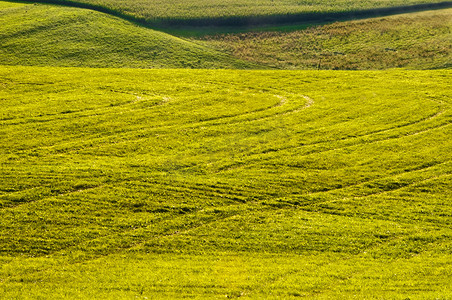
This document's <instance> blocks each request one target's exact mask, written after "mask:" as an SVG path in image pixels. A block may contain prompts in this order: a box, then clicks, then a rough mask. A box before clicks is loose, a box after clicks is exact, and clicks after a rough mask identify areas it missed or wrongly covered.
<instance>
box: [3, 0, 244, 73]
mask: <svg viewBox="0 0 452 300" xmlns="http://www.w3.org/2000/svg"><path fill="white" fill-rule="evenodd" d="M0 3H1V5H0V23H1V24H2V26H1V27H0V40H1V47H0V64H7V65H38V66H85V67H133V68H246V67H250V66H251V65H250V64H249V63H243V62H240V61H238V60H237V59H235V58H233V57H231V56H228V55H226V54H224V53H222V52H220V51H216V50H213V49H211V48H210V47H208V46H200V45H198V44H195V43H192V42H189V41H187V40H183V39H180V38H177V37H174V36H171V35H168V34H165V33H162V32H158V31H154V30H151V29H147V28H143V27H139V26H136V25H134V24H132V23H130V22H128V21H124V20H121V19H119V18H116V17H112V16H109V15H106V14H103V13H99V12H94V11H90V10H86V9H79V8H65V7H58V6H50V5H25V4H14V3H9V2H0Z"/></svg>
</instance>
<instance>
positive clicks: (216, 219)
mask: <svg viewBox="0 0 452 300" xmlns="http://www.w3.org/2000/svg"><path fill="white" fill-rule="evenodd" d="M233 206H243V204H242V205H240V204H239V205H237V204H232V205H230V206H225V207H222V208H230V207H233ZM239 211H241V212H243V210H239ZM198 212H200V211H198ZM198 212H195V213H198ZM239 214H240V213H233V214H231V215H227V214H226V215H225V216H224V217H222V218H221V217H220V218H219V217H217V216H216V217H214V218H212V219H213V220H211V221H209V222H206V223H200V224H198V225H195V226H192V227H190V228H186V229H184V230H174V231H173V230H172V232H170V233H161V234H159V235H156V236H154V237H153V238H151V239H147V240H146V241H142V242H139V243H134V244H133V245H128V246H127V247H116V248H112V249H109V251H105V252H102V253H99V252H97V253H88V254H87V256H86V257H85V258H84V259H81V260H79V261H75V262H70V263H69V264H68V263H67V262H66V264H67V265H70V266H76V265H81V264H84V263H86V262H88V261H93V260H96V259H100V258H103V257H107V256H109V255H112V254H117V253H118V252H119V251H122V252H124V251H131V252H133V251H137V250H138V248H139V247H142V246H143V245H144V243H146V242H147V241H150V240H158V239H161V238H166V237H170V236H175V235H181V234H185V233H188V232H191V231H193V230H196V229H198V228H201V227H203V226H209V225H211V224H214V223H216V222H220V221H224V220H227V219H229V218H233V217H235V216H237V215H239ZM193 215H194V214H193ZM181 218H183V217H181ZM168 219H174V218H173V216H171V215H170V216H168V218H167V219H161V220H160V221H164V220H168ZM182 225H183V224H182ZM151 226H156V225H155V224H151V225H147V226H144V227H138V228H131V229H128V230H123V231H122V232H120V233H112V234H108V235H104V236H101V237H96V238H93V239H90V240H85V241H82V242H80V243H78V244H77V245H72V246H68V247H65V248H63V249H59V250H57V251H54V252H52V253H49V254H47V255H46V257H47V258H49V257H52V256H61V257H64V256H66V255H67V253H68V251H69V252H70V251H71V250H77V249H78V248H80V246H81V245H82V244H89V243H92V242H94V241H99V242H101V241H102V240H105V239H106V238H109V239H110V238H112V237H115V236H117V237H119V236H121V235H124V234H130V233H133V232H138V231H139V230H146V229H148V228H150V227H151ZM33 258H34V257H32V258H30V259H33ZM59 267H60V266H59V265H55V266H50V267H47V268H43V269H39V270H34V271H28V270H27V271H24V272H27V274H39V273H43V272H47V271H49V270H52V269H53V268H59ZM21 277H22V274H20V273H17V274H13V275H10V276H7V277H5V278H4V280H3V282H8V281H11V280H15V279H16V280H17V279H19V278H21Z"/></svg>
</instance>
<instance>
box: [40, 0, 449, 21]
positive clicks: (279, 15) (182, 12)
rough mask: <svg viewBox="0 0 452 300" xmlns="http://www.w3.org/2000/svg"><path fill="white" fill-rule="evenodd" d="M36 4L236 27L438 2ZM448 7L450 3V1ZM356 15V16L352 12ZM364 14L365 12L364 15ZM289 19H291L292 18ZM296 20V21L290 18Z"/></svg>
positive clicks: (104, 0)
mask: <svg viewBox="0 0 452 300" xmlns="http://www.w3.org/2000/svg"><path fill="white" fill-rule="evenodd" d="M37 2H48V3H59V4H65V5H81V6H85V7H91V8H95V9H98V10H102V11H108V12H109V13H113V14H118V15H121V16H124V17H132V18H134V19H138V20H141V21H144V22H146V23H148V24H153V25H169V26H175V25H195V26H199V25H201V26H206V25H207V26H210V25H218V26H225V25H228V26H236V25H247V24H265V23H278V22H286V21H290V22H292V21H293V20H298V21H303V20H305V19H309V18H313V17H314V18H315V14H319V13H320V14H322V13H333V14H335V13H341V12H350V11H355V12H356V11H360V10H366V9H382V8H383V9H385V8H392V7H397V6H407V5H416V4H427V5H432V4H437V3H442V2H447V1H439V0H368V1H354V0H334V1H322V0H302V1H300V0H259V1H253V0H226V1H219V0H208V1H206V0H189V1H187V0H175V1H164V0H160V1H150V0H130V1H123V0H75V1H74V0H41V1H37ZM448 3H449V6H450V5H451V4H452V3H450V2H448ZM355 14H356V15H358V13H355ZM366 14H367V13H366ZM291 16H292V17H291ZM293 17H295V18H293ZM329 17H334V15H331V14H330V15H329Z"/></svg>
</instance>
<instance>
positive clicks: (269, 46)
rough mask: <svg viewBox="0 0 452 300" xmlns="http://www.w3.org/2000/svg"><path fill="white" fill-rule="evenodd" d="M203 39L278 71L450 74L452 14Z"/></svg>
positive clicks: (422, 14) (404, 16)
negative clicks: (390, 70) (395, 70)
mask: <svg viewBox="0 0 452 300" xmlns="http://www.w3.org/2000/svg"><path fill="white" fill-rule="evenodd" d="M284 29H286V30H287V31H283V30H284ZM201 39H202V40H205V41H206V42H208V44H209V45H213V46H215V47H218V48H219V49H222V50H224V49H227V50H228V51H230V53H232V54H233V55H234V56H236V57H237V58H238V59H242V60H246V61H250V62H253V63H258V64H262V65H266V66H269V67H273V68H278V69H318V68H321V69H342V70H343V69H352V70H356V69H358V70H360V69H361V70H362V69H387V68H399V67H403V68H412V69H434V68H451V67H452V9H445V10H436V11H427V12H420V13H412V14H402V15H396V16H391V17H385V18H375V19H366V20H360V21H350V22H337V23H334V24H329V25H323V26H316V27H311V28H308V29H305V28H303V29H302V30H297V28H296V27H295V26H291V27H287V28H284V27H282V28H276V30H275V29H274V30H272V31H254V32H244V33H232V34H221V35H207V36H204V37H201Z"/></svg>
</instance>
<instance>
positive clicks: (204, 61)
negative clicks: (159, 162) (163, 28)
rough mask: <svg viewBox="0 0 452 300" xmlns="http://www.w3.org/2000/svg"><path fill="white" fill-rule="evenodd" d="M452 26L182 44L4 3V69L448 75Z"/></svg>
mask: <svg viewBox="0 0 452 300" xmlns="http://www.w3.org/2000/svg"><path fill="white" fill-rule="evenodd" d="M451 20H452V10H451V9H446V10H437V11H428V12H422V13H413V14H404V15H397V16H393V17H386V18H378V19H368V20H362V21H354V22H342V23H334V24H331V25H324V26H318V27H312V28H304V29H303V30H294V29H296V28H297V27H293V26H292V27H278V28H274V29H273V30H272V31H259V32H247V33H236V34H223V35H208V36H201V37H196V38H194V37H185V38H178V37H175V36H172V35H169V34H166V33H163V32H158V31H155V30H152V29H148V28H144V27H140V26H137V25H134V24H132V23H130V22H128V21H124V20H121V19H119V18H116V17H113V16H109V15H107V14H103V13H99V12H94V11H90V10H86V9H79V8H65V7H58V6H50V5H26V4H16V3H12V2H0V22H1V23H2V24H3V26H2V27H1V28H0V39H1V40H2V47H0V64H4V65H32V66H33V65H34V66H66V67H67V66H80V67H131V68H198V69H200V68H226V69H244V68H253V69H255V68H260V69H265V68H277V69H317V68H319V67H320V68H322V69H386V68H394V67H406V68H412V69H432V68H450V66H451V63H452V55H451V53H452V49H451V44H452V43H451V38H450V36H451V29H452V22H451ZM202 32H203V31H202V30H200V31H199V32H198V33H199V34H201V33H202ZM180 33H182V34H184V33H183V32H180ZM319 65H320V66H319Z"/></svg>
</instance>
